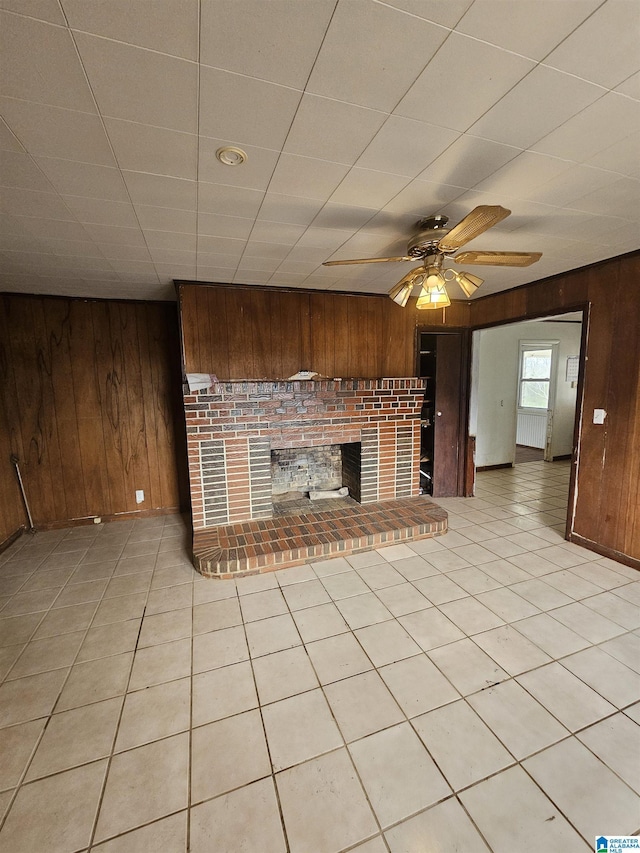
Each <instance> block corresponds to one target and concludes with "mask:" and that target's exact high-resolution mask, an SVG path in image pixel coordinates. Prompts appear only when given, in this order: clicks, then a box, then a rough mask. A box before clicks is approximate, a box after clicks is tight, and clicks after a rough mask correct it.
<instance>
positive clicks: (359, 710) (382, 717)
mask: <svg viewBox="0 0 640 853" xmlns="http://www.w3.org/2000/svg"><path fill="white" fill-rule="evenodd" d="M324 692H325V694H326V697H327V699H328V700H329V704H330V705H331V710H332V711H333V715H334V717H335V718H336V720H337V723H338V725H339V726H340V730H341V731H342V735H343V737H344V739H345V740H346V741H352V740H358V739H359V738H361V737H365V736H366V735H370V734H373V733H374V732H377V731H380V730H381V729H384V728H387V727H388V726H393V725H395V724H396V723H400V722H402V721H403V719H404V715H403V713H402V711H401V710H400V708H399V707H398V705H397V703H396V702H395V700H394V698H393V696H392V695H391V694H390V693H389V691H388V689H387V687H386V686H385V684H384V682H383V681H382V679H381V678H380V676H379V675H378V673H377V672H373V671H372V672H365V673H362V675H354V676H352V677H351V678H345V679H343V680H342V681H336V682H335V683H334V684H328V685H327V686H326V687H325V689H324Z"/></svg>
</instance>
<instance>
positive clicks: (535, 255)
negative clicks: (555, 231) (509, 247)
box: [454, 252, 542, 267]
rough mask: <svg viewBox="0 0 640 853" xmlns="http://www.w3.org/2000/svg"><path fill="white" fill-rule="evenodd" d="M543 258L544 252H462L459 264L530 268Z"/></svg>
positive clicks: (456, 258)
mask: <svg viewBox="0 0 640 853" xmlns="http://www.w3.org/2000/svg"><path fill="white" fill-rule="evenodd" d="M541 257H542V252H462V253H461V254H460V255H456V256H455V258H454V260H455V262H456V263H457V264H487V265H491V266H494V267H528V266H530V265H531V264H535V262H536V261H539V260H540V258H541Z"/></svg>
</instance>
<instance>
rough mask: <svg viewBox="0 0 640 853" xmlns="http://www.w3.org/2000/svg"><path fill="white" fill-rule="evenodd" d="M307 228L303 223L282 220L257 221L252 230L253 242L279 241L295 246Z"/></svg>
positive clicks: (282, 243)
mask: <svg viewBox="0 0 640 853" xmlns="http://www.w3.org/2000/svg"><path fill="white" fill-rule="evenodd" d="M304 231H305V228H304V226H303V225H287V224H285V223H281V222H256V223H255V225H254V226H253V228H252V230H251V240H252V242H258V243H279V244H281V245H283V246H284V245H289V246H293V245H294V244H295V243H297V242H298V240H299V239H300V237H301V236H302V234H304Z"/></svg>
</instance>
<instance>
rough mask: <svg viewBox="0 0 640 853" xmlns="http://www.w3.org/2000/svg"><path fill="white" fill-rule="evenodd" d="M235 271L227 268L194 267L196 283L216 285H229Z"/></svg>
mask: <svg viewBox="0 0 640 853" xmlns="http://www.w3.org/2000/svg"><path fill="white" fill-rule="evenodd" d="M234 272H235V269H233V268H232V269H228V268H227V267H204V266H200V264H198V265H197V266H196V278H197V279H198V281H209V282H216V283H218V284H229V283H230V282H231V279H232V278H233V275H234Z"/></svg>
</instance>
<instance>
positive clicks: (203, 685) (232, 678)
mask: <svg viewBox="0 0 640 853" xmlns="http://www.w3.org/2000/svg"><path fill="white" fill-rule="evenodd" d="M257 707H258V695H257V693H256V686H255V682H254V680H253V670H252V668H251V664H250V663H249V662H248V661H247V662H243V663H235V664H231V665H230V666H224V667H220V668H218V669H212V670H209V671H208V672H203V673H200V674H198V675H194V676H193V725H194V726H201V725H203V724H204V723H213V722H215V721H216V720H222V719H223V718H224V717H230V716H232V715H233V714H240V713H242V712H243V711H250V710H252V709H253V708H257Z"/></svg>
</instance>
